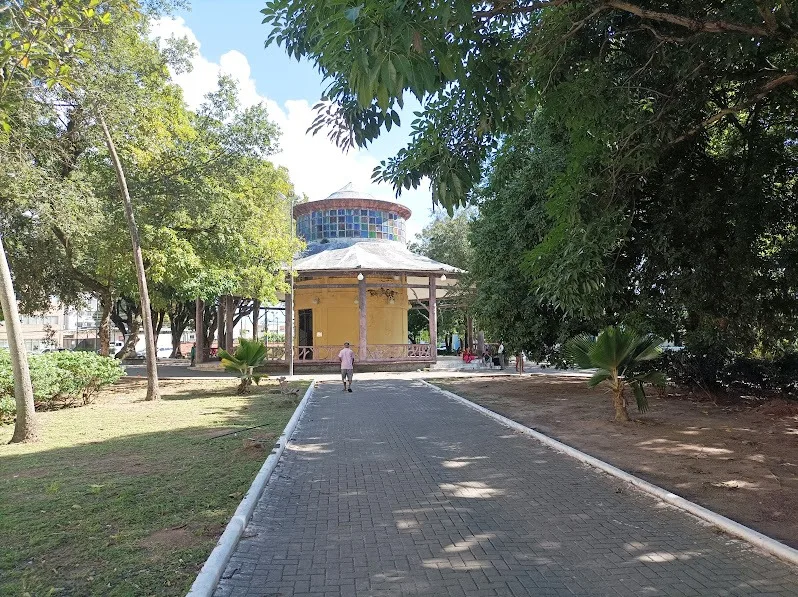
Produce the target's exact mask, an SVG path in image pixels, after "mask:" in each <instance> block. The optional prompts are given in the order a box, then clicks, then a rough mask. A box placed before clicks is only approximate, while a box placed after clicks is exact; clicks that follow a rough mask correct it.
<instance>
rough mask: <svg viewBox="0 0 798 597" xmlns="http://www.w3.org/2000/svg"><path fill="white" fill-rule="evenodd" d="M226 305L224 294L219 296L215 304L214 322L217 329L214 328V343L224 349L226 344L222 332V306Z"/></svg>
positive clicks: (223, 330)
mask: <svg viewBox="0 0 798 597" xmlns="http://www.w3.org/2000/svg"><path fill="white" fill-rule="evenodd" d="M226 305H227V301H226V300H225V297H224V296H220V297H219V300H218V302H217V304H216V323H217V324H218V326H219V327H218V329H217V330H216V331H217V332H218V333H217V334H216V345H217V347H218V349H220V350H221V349H224V348H225V347H226V346H227V342H226V341H225V337H224V332H225V324H224V322H225V312H224V308H225V306H226Z"/></svg>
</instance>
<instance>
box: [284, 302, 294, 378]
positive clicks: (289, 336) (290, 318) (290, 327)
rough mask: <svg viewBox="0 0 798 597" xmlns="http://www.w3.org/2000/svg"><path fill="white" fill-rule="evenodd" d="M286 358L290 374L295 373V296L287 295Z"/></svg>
mask: <svg viewBox="0 0 798 597" xmlns="http://www.w3.org/2000/svg"><path fill="white" fill-rule="evenodd" d="M285 360H286V362H287V363H288V375H289V376H292V375H293V374H294V297H293V296H292V295H291V293H290V292H289V293H287V294H286V295H285Z"/></svg>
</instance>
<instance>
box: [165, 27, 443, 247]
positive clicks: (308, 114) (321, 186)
mask: <svg viewBox="0 0 798 597" xmlns="http://www.w3.org/2000/svg"><path fill="white" fill-rule="evenodd" d="M152 35H153V36H154V37H160V38H162V39H169V38H170V37H172V36H175V37H187V38H188V39H189V41H191V42H192V43H193V44H195V45H196V47H197V50H198V51H197V54H196V55H195V56H194V58H193V60H192V65H193V69H192V71H191V72H188V73H181V74H176V75H174V80H175V82H176V83H177V84H178V85H180V87H181V88H182V89H183V95H184V97H185V100H186V103H187V104H188V106H189V107H190V108H192V109H196V108H197V107H198V106H199V105H200V104H201V103H202V99H203V97H204V96H205V94H207V93H208V92H210V91H212V90H213V89H215V87H216V82H217V80H218V77H219V75H220V74H221V73H224V74H227V75H229V76H231V77H232V78H234V79H236V80H237V81H238V83H239V94H240V99H241V102H242V103H243V104H244V105H245V106H251V105H255V104H257V103H260V102H263V103H264V104H265V105H266V107H267V109H268V111H269V115H270V117H271V118H272V120H274V122H276V123H277V125H278V126H279V127H280V129H281V131H282V136H281V138H280V153H278V154H275V155H274V156H271V158H270V159H271V160H272V161H273V162H275V163H276V164H279V165H281V166H285V167H286V168H287V169H288V172H289V173H290V175H291V180H292V182H293V183H294V187H295V188H296V190H297V192H299V193H305V194H306V195H308V197H309V198H310V199H311V200H316V199H323V198H324V197H326V196H327V195H329V194H330V193H332V192H334V191H336V190H338V189H339V188H341V187H342V186H344V185H346V184H348V183H350V182H351V183H353V184H354V186H355V187H356V188H359V189H362V190H364V191H367V192H370V193H371V194H373V195H374V196H375V197H378V198H380V199H387V200H391V201H393V200H395V199H394V197H393V193H392V190H391V188H390V187H388V186H386V185H375V184H372V183H371V172H372V170H373V169H374V167H375V166H376V165H377V164H378V163H379V161H380V160H379V159H378V158H377V157H375V156H374V155H372V154H370V153H369V152H368V150H351V151H349V152H348V153H344V152H342V151H341V150H340V149H339V148H337V147H336V146H335V145H334V144H333V143H332V142H331V141H329V140H328V139H327V137H326V136H325V135H324V134H323V132H322V133H319V134H317V135H312V134H310V133H307V132H306V131H307V129H308V127H309V126H310V125H311V123H312V121H313V117H314V112H313V103H312V102H311V101H308V100H307V99H292V100H288V101H286V102H285V103H284V104H283V105H280V104H278V103H277V102H276V101H274V100H272V99H270V98H269V97H267V96H264V95H261V94H259V93H258V91H257V86H256V83H255V80H254V79H253V78H252V69H251V68H250V65H249V61H248V60H247V57H246V56H245V55H244V54H242V53H241V52H239V51H237V50H230V51H228V52H226V53H225V54H223V55H222V56H221V57H220V58H219V62H218V63H215V62H211V61H210V60H208V59H207V58H206V57H204V56H203V55H202V50H201V43H200V41H199V39H197V37H196V35H195V34H194V32H193V31H192V30H191V28H190V27H188V25H187V24H186V22H185V20H184V19H183V18H182V17H177V18H165V19H158V20H157V21H154V22H153V24H152ZM400 202H401V203H403V204H405V205H407V206H408V207H410V209H411V210H413V212H414V216H413V217H412V218H411V219H410V221H408V223H407V232H408V240H410V239H412V238H413V236H414V235H415V234H416V233H417V232H419V231H420V230H421V228H423V226H424V224H425V223H426V222H427V221H428V220H429V217H430V214H429V208H430V206H431V201H430V193H429V191H428V190H426V189H424V190H422V189H418V190H416V191H405V192H404V193H403V194H402V197H401V199H400Z"/></svg>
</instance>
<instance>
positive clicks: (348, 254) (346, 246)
mask: <svg viewBox="0 0 798 597" xmlns="http://www.w3.org/2000/svg"><path fill="white" fill-rule="evenodd" d="M410 216H411V212H410V210H409V209H408V208H407V207H405V206H403V205H401V204H399V203H394V202H391V201H383V200H378V199H375V198H374V197H373V196H372V195H370V194H368V193H364V192H361V191H357V190H355V189H354V188H353V187H352V185H351V184H350V185H347V186H345V187H344V188H342V189H340V190H339V191H336V192H335V193H333V194H331V195H330V196H329V197H327V198H326V199H322V200H320V201H311V202H308V203H302V204H299V205H296V206H295V207H294V218H295V220H296V231H297V234H298V235H299V236H301V237H302V238H303V239H304V240H305V241H306V243H307V250H306V251H305V252H304V253H303V254H302V255H301V256H299V258H298V259H296V260H295V262H294V263H293V267H292V270H293V274H294V277H293V293H292V294H288V295H286V297H285V298H286V300H285V309H286V330H292V331H293V332H292V333H287V334H286V347H285V350H286V352H287V353H288V354H293V356H294V362H295V363H296V364H297V366H300V367H301V366H302V365H303V364H307V365H310V364H321V363H335V362H337V361H338V359H337V355H338V352H339V351H340V349H341V346H342V345H343V343H344V342H350V344H351V348H352V349H353V350H354V351H355V353H356V358H357V362H359V363H361V364H362V363H372V364H387V363H394V364H396V363H410V364H418V363H419V362H422V363H424V362H434V361H435V360H436V358H437V350H436V346H437V303H438V301H440V299H442V298H444V297H445V296H446V294H447V293H448V292H450V291H451V289H452V287H453V286H454V285H456V283H457V278H458V276H459V274H461V273H462V271H461V270H459V269H457V268H456V267H453V266H450V265H447V264H445V263H439V262H437V261H434V260H432V259H429V258H427V257H424V256H422V255H417V254H415V253H412V252H411V251H409V250H408V248H407V237H406V222H407V220H408V219H409V218H410ZM411 308H423V309H424V310H426V311H427V312H428V316H429V331H430V343H429V344H411V343H410V342H409V340H408V325H407V318H408V310H409V309H411Z"/></svg>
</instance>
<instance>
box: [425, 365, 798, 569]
mask: <svg viewBox="0 0 798 597" xmlns="http://www.w3.org/2000/svg"><path fill="white" fill-rule="evenodd" d="M419 381H420V382H421V383H423V384H424V385H427V386H429V387H430V388H432V389H434V390H435V391H437V392H440V393H441V394H443V395H445V396H447V397H449V398H451V399H452V400H457V401H458V402H461V403H462V404H464V405H466V406H468V407H469V408H473V409H474V410H476V411H479V412H481V413H482V414H483V415H487V416H488V417H490V418H492V419H495V420H496V421H498V422H499V423H501V424H502V425H505V426H507V427H510V428H511V429H514V430H516V431H520V432H521V433H523V434H525V435H529V436H531V437H533V438H535V439H536V440H538V441H539V442H541V443H543V444H545V445H547V446H549V447H550V448H553V449H554V450H556V451H558V452H562V453H563V454H567V455H568V456H571V457H572V458H575V459H577V460H579V461H580V462H583V463H585V464H588V465H590V466H592V467H595V468H597V469H599V470H602V471H604V472H605V473H608V474H610V475H612V476H614V477H617V478H618V479H621V480H623V481H626V482H627V483H629V484H631V485H634V486H635V487H637V488H638V489H641V490H642V491H645V492H646V493H648V494H651V495H653V496H655V497H657V498H659V499H661V500H662V501H663V502H666V503H668V504H670V505H672V506H675V507H676V508H679V509H681V510H685V511H686V512H689V513H690V514H692V515H694V516H697V517H698V518H700V519H702V520H705V521H706V522H709V523H710V524H712V525H714V526H716V527H718V528H720V529H722V530H724V531H726V532H727V533H729V534H730V535H734V536H735V537H739V538H740V539H744V540H745V541H747V542H749V543H751V544H752V545H755V546H757V547H759V548H760V549H763V550H764V551H766V552H768V553H770V554H772V555H774V556H776V557H778V558H780V559H782V560H784V561H786V562H789V563H791V564H798V550H796V549H793V548H792V547H790V546H788V545H785V544H784V543H781V542H779V541H776V540H775V539H772V538H770V537H768V536H767V535H763V534H762V533H760V532H758V531H755V530H754V529H751V528H749V527H747V526H745V525H742V524H740V523H739V522H735V521H733V520H731V519H730V518H726V517H725V516H722V515H720V514H718V513H716V512H713V511H712V510H708V509H707V508H704V507H703V506H699V505H698V504H696V503H694V502H691V501H689V500H686V499H684V498H683V497H680V496H678V495H676V494H675V493H671V492H670V491H667V490H665V489H663V488H662V487H658V486H656V485H653V484H651V483H649V482H648V481H644V480H643V479H640V478H639V477H635V476H634V475H631V474H629V473H627V472H625V471H622V470H621V469H619V468H617V467H614V466H612V465H611V464H608V463H606V462H604V461H603V460H599V459H598V458H594V457H593V456H589V455H588V454H585V453H584V452H580V451H579V450H577V449H575V448H572V447H571V446H568V445H566V444H564V443H562V442H559V441H557V440H556V439H552V438H550V437H549V436H547V435H543V434H542V433H540V432H539V431H535V430H534V429H531V428H529V427H527V426H525V425H522V424H521V423H518V422H516V421H513V420H512V419H508V418H507V417H505V416H502V415H500V414H498V413H495V412H493V411H492V410H490V409H487V408H485V407H484V406H480V405H479V404H476V403H475V402H471V401H470V400H468V399H466V398H463V397H462V396H458V395H457V394H455V393H453V392H450V391H448V390H444V389H442V388H439V387H437V386H435V385H433V384H431V383H429V382H428V381H426V380H423V379H421V380H419Z"/></svg>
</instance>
